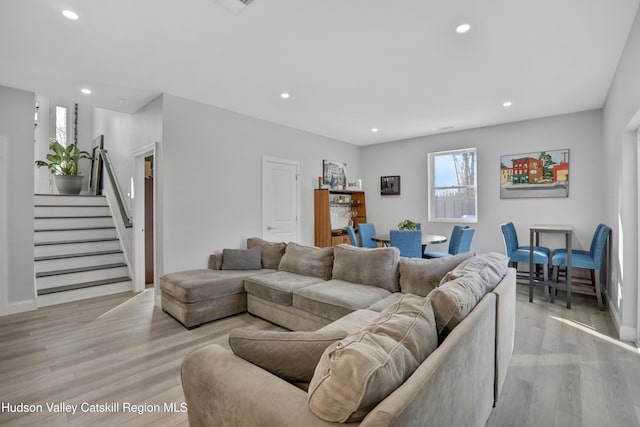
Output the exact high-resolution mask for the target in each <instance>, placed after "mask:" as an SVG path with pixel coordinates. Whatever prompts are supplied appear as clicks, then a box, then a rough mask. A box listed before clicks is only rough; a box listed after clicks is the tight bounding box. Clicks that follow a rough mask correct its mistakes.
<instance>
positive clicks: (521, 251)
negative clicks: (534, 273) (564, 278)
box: [500, 222, 551, 282]
mask: <svg viewBox="0 0 640 427" xmlns="http://www.w3.org/2000/svg"><path fill="white" fill-rule="evenodd" d="M500 229H501V230H502V237H503V239H504V248H505V251H506V253H507V256H508V257H509V264H510V265H511V266H514V267H516V268H517V267H518V263H519V262H526V263H528V262H529V250H530V249H529V248H530V247H529V246H528V245H527V246H520V245H519V244H518V235H517V234H516V228H515V227H514V226H513V223H512V222H506V223H504V224H500ZM550 261H551V250H550V249H549V248H546V247H544V246H534V247H533V263H534V264H537V265H542V268H543V276H544V281H545V282H546V281H548V280H549V262H550Z"/></svg>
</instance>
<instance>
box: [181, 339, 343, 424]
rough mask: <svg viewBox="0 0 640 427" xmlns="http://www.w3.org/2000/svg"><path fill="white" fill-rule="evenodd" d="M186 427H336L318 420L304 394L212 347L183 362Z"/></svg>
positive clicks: (224, 350) (217, 347)
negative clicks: (187, 420) (187, 419)
mask: <svg viewBox="0 0 640 427" xmlns="http://www.w3.org/2000/svg"><path fill="white" fill-rule="evenodd" d="M182 388H183V390H184V395H185V401H186V403H187V407H188V416H189V425H190V426H191V427H197V426H234V427H235V426H260V425H269V426H296V425H298V426H330V425H333V426H336V425H338V424H335V423H330V422H326V421H323V420H321V419H320V418H318V417H316V416H315V415H314V414H313V413H312V412H311V410H310V409H309V405H308V403H307V393H306V392H304V391H303V390H301V389H299V388H297V387H296V386H294V385H292V384H289V383H288V382H286V381H284V380H282V379H280V378H278V377H277V376H275V375H273V374H271V373H269V372H267V371H265V370H263V369H261V368H259V367H257V366H255V365H253V364H251V363H249V362H247V361H246V360H244V359H241V358H239V357H238V356H236V355H235V354H233V353H232V352H230V351H228V350H226V349H224V348H222V347H220V346H219V345H217V344H211V345H208V346H206V347H202V348H200V349H198V350H196V351H194V352H192V353H191V354H189V355H187V357H185V359H184V360H183V362H182Z"/></svg>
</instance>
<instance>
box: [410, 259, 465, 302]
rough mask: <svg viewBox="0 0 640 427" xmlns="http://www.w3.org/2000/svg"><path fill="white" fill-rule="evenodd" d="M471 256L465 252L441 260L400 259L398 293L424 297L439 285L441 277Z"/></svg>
mask: <svg viewBox="0 0 640 427" xmlns="http://www.w3.org/2000/svg"><path fill="white" fill-rule="evenodd" d="M472 255H473V254H472V253H471V252H466V253H462V254H457V255H454V256H450V257H443V258H432V259H424V258H400V262H399V263H398V271H399V273H400V292H402V293H409V294H415V295H419V296H421V297H426V296H427V295H428V294H429V292H431V291H432V290H434V289H435V288H437V287H438V285H440V281H441V280H442V277H443V276H445V275H446V274H447V273H448V272H449V271H451V270H453V269H454V268H456V266H457V265H458V264H460V263H461V262H463V261H464V260H466V259H468V258H470V257H471V256H472Z"/></svg>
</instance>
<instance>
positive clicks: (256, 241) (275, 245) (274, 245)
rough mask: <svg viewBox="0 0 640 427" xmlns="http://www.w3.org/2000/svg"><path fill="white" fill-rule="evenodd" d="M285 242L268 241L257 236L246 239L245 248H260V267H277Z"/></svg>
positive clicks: (285, 245)
mask: <svg viewBox="0 0 640 427" xmlns="http://www.w3.org/2000/svg"><path fill="white" fill-rule="evenodd" d="M286 247H287V244H286V243H284V242H268V241H266V240H263V239H261V238H259V237H250V238H248V239H247V249H253V248H260V259H261V261H262V268H272V269H274V270H277V269H278V265H280V260H281V259H282V256H283V255H284V250H285V248H286Z"/></svg>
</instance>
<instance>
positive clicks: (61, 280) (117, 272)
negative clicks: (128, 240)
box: [36, 267, 129, 289]
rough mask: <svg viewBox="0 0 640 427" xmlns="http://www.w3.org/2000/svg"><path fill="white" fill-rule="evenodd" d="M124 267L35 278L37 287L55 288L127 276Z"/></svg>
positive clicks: (127, 271)
mask: <svg viewBox="0 0 640 427" xmlns="http://www.w3.org/2000/svg"><path fill="white" fill-rule="evenodd" d="M128 275H129V270H128V269H127V268H126V267H119V268H108V269H104V270H96V271H83V272H81V273H70V274H59V275H57V276H48V277H38V278H36V287H37V289H48V288H55V287H57V286H65V285H74V284H76V283H84V282H92V281H94V280H103V279H113V278H116V277H123V276H128Z"/></svg>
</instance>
